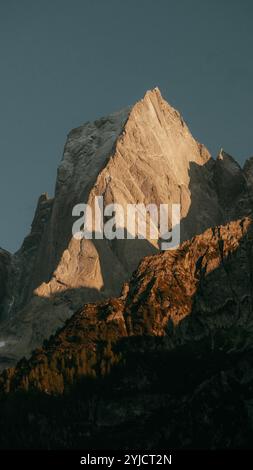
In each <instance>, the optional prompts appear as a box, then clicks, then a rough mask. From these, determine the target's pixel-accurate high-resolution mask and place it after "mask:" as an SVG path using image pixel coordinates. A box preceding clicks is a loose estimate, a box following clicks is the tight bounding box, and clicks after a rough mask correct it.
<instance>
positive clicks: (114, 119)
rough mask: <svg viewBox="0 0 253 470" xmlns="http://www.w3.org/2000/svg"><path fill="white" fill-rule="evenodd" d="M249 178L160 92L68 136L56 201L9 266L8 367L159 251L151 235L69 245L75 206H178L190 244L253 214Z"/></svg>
mask: <svg viewBox="0 0 253 470" xmlns="http://www.w3.org/2000/svg"><path fill="white" fill-rule="evenodd" d="M250 175H251V172H250V169H249V168H248V167H247V171H244V170H243V169H241V168H240V167H239V165H238V164H236V162H235V161H234V160H233V159H232V157H229V156H227V154H225V152H221V154H220V156H219V157H218V159H217V160H216V161H215V160H213V159H212V158H211V156H210V154H209V153H208V151H207V150H206V148H205V147H204V146H203V145H201V144H199V143H198V142H197V141H196V140H195V139H194V138H193V137H192V135H191V133H190V131H189V129H188V127H187V126H186V124H185V122H184V120H183V118H182V117H181V115H180V114H179V113H178V111H176V110H175V109H174V108H172V107H171V106H170V105H169V104H168V103H167V102H166V101H165V100H164V99H163V98H162V96H161V94H160V92H159V90H158V89H157V88H155V89H154V90H152V91H148V92H147V93H146V94H145V96H144V98H143V99H142V100H140V101H139V102H137V103H136V104H135V105H134V106H133V107H131V108H127V109H125V110H123V111H121V112H119V113H115V114H112V115H109V116H107V117H106V118H102V119H99V120H97V121H95V122H94V123H86V124H84V125H83V126H81V127H79V128H78V129H74V130H73V131H72V132H70V134H69V136H68V139H67V142H66V145H65V148H64V155H63V159H62V162H61V163H60V166H59V169H58V175H57V181H56V189H55V196H54V198H53V199H50V198H48V196H47V195H42V196H41V197H40V199H39V202H38V207H37V210H36V214H35V217H34V221H33V224H32V229H31V233H30V234H29V235H28V237H27V238H26V239H25V241H24V243H23V245H22V247H21V249H20V250H19V251H18V252H17V253H16V254H15V255H14V256H13V257H12V259H11V266H10V275H9V277H8V293H9V294H8V297H7V296H5V298H3V302H2V314H1V318H2V323H1V335H2V337H3V338H4V341H5V345H4V347H2V348H1V349H0V359H1V364H2V367H4V365H7V364H13V363H15V361H16V360H17V359H19V358H20V357H22V356H23V355H27V354H29V353H30V352H31V350H32V349H34V348H35V347H37V346H39V345H41V344H42V341H43V339H45V338H47V337H49V336H50V334H52V333H54V332H55V331H56V329H57V328H58V327H59V326H62V325H63V324H64V321H65V320H66V319H67V318H69V317H70V316H71V315H72V314H73V313H74V312H75V311H76V310H77V309H78V308H79V307H80V306H82V305H83V304H84V303H86V302H93V301H96V300H101V299H106V298H108V297H110V296H117V295H118V294H119V293H120V289H121V287H122V285H123V283H124V282H126V281H127V280H128V279H129V277H130V276H131V274H132V272H133V271H134V270H135V269H136V268H137V266H138V263H139V262H140V260H141V259H142V258H143V256H146V255H150V254H153V253H155V252H157V251H158V248H159V243H157V242H155V241H154V240H151V239H150V238H149V237H148V236H147V238H146V239H143V240H138V239H135V240H112V241H108V240H105V239H104V240H94V239H93V240H76V239H74V238H72V231H71V229H72V224H73V222H74V220H75V219H74V218H73V217H72V209H73V206H74V205H75V204H78V203H89V205H90V206H91V207H94V204H95V198H96V196H103V197H104V205H107V204H109V203H112V202H113V203H119V204H121V205H122V206H123V208H126V205H127V204H129V203H133V204H136V203H143V204H145V205H148V204H152V203H154V204H157V205H159V204H169V205H171V204H172V203H179V204H180V205H181V241H184V240H187V239H189V238H191V237H192V236H194V235H196V234H198V233H202V232H203V231H204V230H205V229H206V228H208V227H212V226H215V225H218V224H221V223H225V222H227V221H229V220H234V219H236V218H238V217H243V216H245V215H249V214H250V213H251V211H252V198H251V194H252V178H251V176H250ZM231 194H232V195H233V197H232V196H231ZM170 224H171V219H170V215H169V225H170ZM124 228H126V227H124Z"/></svg>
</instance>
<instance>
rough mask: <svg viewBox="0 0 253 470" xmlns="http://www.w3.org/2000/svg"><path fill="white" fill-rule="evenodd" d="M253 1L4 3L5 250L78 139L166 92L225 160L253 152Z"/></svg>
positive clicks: (1, 233)
mask: <svg viewBox="0 0 253 470" xmlns="http://www.w3.org/2000/svg"><path fill="white" fill-rule="evenodd" d="M252 19H253V2H252V1H251V0H240V1H239V0H238V1H235V0H71V1H70V0H68V1H67V0H36V1H34V0H33V1H32V0H22V1H20V0H1V2H0V58H1V62H0V67H1V75H0V80H1V86H0V98H1V100H0V103H1V106H0V124H1V128H0V158H1V171H0V217H1V230H0V246H2V247H4V248H6V249H10V250H12V251H13V250H16V249H17V248H18V246H19V245H20V243H21V241H22V239H23V237H24V235H25V234H26V233H27V232H28V231H29V226H30V223H31V220H32V216H33V212H34V208H35V204H36V201H37V198H38V196H39V194H40V193H41V192H44V191H48V192H49V193H50V194H52V193H53V188H54V182H55V176H56V167H57V164H58V162H59V160H60V159H61V155H62V150H63V146H64V142H65V138H66V134H67V132H68V131H69V130H70V129H71V128H73V127H76V126H79V125H80V124H81V123H83V122H85V121H87V120H92V119H94V118H96V117H99V116H101V115H105V114H108V113H110V112H112V111H116V110H117V109H120V108H122V107H124V106H126V105H129V104H132V103H134V102H135V101H136V100H138V99H140V98H141V97H142V95H143V94H144V92H145V91H146V90H147V89H150V88H153V87H154V86H159V88H160V90H161V92H162V94H163V96H164V97H165V98H166V99H167V100H168V101H169V102H170V103H171V104H172V105H174V106H175V107H176V108H177V109H179V110H180V112H181V113H182V114H183V116H184V118H185V120H186V122H187V123H188V125H189V126H190V128H191V131H192V132H193V134H194V136H196V137H197V138H198V139H199V140H200V141H201V142H203V143H204V144H205V145H206V146H207V147H208V148H209V150H211V152H212V154H213V155H215V154H216V153H217V151H218V149H219V147H221V146H222V147H223V148H224V149H225V150H226V151H227V152H229V153H231V154H232V155H234V156H235V157H236V158H237V159H238V160H239V161H240V162H243V161H244V160H245V159H246V158H247V157H249V156H251V155H253V139H252V109H253V95H252V84H253V62H252V50H253V27H252Z"/></svg>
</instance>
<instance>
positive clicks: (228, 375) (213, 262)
mask: <svg viewBox="0 0 253 470" xmlns="http://www.w3.org/2000/svg"><path fill="white" fill-rule="evenodd" d="M252 227H253V225H252V222H251V220H250V219H249V218H246V219H242V220H238V221H235V222H231V223H229V224H227V225H225V226H218V227H216V228H214V229H208V230H207V231H205V232H204V233H203V234H202V235H199V236H196V237H194V238H193V239H192V240H190V241H186V242H185V243H183V244H182V246H181V247H180V248H179V249H177V250H175V251H174V252H165V253H161V254H157V255H155V256H151V257H147V258H144V259H143V261H142V262H141V264H140V266H139V268H138V269H137V271H136V272H135V273H134V274H133V276H132V278H131V280H130V282H129V284H126V285H125V286H124V289H123V291H122V295H121V296H120V297H119V298H112V299H109V300H107V301H105V302H102V303H99V304H88V305H85V306H84V307H83V308H81V309H80V310H79V311H78V312H76V313H75V314H74V315H73V317H72V318H71V319H70V320H68V322H67V323H66V326H65V327H64V328H63V329H62V330H61V331H59V333H58V334H56V335H55V336H53V337H52V338H51V339H50V340H49V341H47V342H46V343H45V344H44V347H43V348H40V349H38V350H36V351H35V352H34V353H33V354H32V356H31V358H30V359H29V360H25V359H23V360H22V361H20V362H19V364H17V366H16V367H15V368H13V369H9V370H6V371H4V372H3V373H2V375H1V378H0V390H1V394H2V401H0V408H1V407H2V408H3V409H7V412H5V413H1V414H0V416H1V418H0V425H1V426H2V427H4V429H5V428H6V423H7V422H8V410H9V409H10V410H11V416H14V419H13V423H14V424H13V429H12V428H11V427H8V432H9V435H8V438H7V441H6V440H5V439H6V437H5V436H4V435H3V436H2V437H1V438H0V446H2V447H4V446H5V445H6V442H7V446H8V442H10V441H11V442H12V443H13V442H14V444H12V445H13V446H14V447H15V445H17V446H21V447H22V446H29V447H36V446H37V447H38V446H39V447H43V446H44V447H46V448H55V447H63V448H64V447H68V448H70V447H71V448H72V447H74V448H83V449H84V448H89V449H91V448H106V447H107V448H108V447H109V446H113V448H121V449H122V448H128V447H131V446H133V448H135V449H140V448H150V449H153V448H158V447H159V448H162V447H163V448H165V447H169V446H172V447H173V448H176V447H179V448H196V447H197V448H199V447H207V448H224V447H225V448H233V447H250V446H251V445H252V437H253V420H252V403H253V374H252V370H253V354H252V344H253V310H252V307H253V292H252V276H253V257H252V254H253V253H252V250H253V228H252ZM81 379H82V381H81ZM18 390H19V391H21V390H23V391H27V392H28V394H27V395H24V396H23V395H20V396H19V395H17V397H16V395H14V396H13V395H11V397H10V398H8V399H7V402H6V401H5V400H6V399H4V396H5V395H6V394H7V396H8V397H9V393H10V392H17V391H18ZM35 391H37V392H39V393H41V395H35V398H33V397H34V395H33V394H34V392H35ZM32 392H33V394H32ZM63 392H65V393H67V395H66V398H64V397H62V398H61V395H62V394H63ZM51 395H52V396H51ZM54 395H56V396H58V398H55V397H54V398H53V396H54ZM15 397H16V398H15ZM8 400H10V402H9V401H8ZM64 400H65V401H64ZM8 404H9V405H8ZM6 407H7V408H6ZM19 408H21V409H22V410H24V412H23V415H24V416H23V415H22V417H21V418H20V419H22V427H23V429H24V434H23V432H22V433H21V434H22V436H21V434H20V433H19V434H18V435H17V433H16V430H15V425H17V424H18V419H19V418H17V417H16V416H19V413H15V410H16V409H19ZM62 410H64V418H63V417H62V412H63V411H62ZM27 415H29V416H30V418H29V420H28V418H27ZM5 419H6V422H5ZM23 420H24V421H23ZM24 422H25V423H26V424H25V425H24ZM63 422H64V426H62V423H63ZM32 430H33V432H32Z"/></svg>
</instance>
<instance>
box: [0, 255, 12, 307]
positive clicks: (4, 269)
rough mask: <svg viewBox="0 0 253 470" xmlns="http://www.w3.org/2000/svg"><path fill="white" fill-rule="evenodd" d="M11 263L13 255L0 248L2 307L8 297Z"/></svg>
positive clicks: (0, 293) (0, 296)
mask: <svg viewBox="0 0 253 470" xmlns="http://www.w3.org/2000/svg"><path fill="white" fill-rule="evenodd" d="M10 263H11V254H10V253H8V252H7V251H5V250H2V249H1V248H0V306H1V303H2V302H3V301H4V299H5V298H7V295H8V292H7V285H8V276H9V268H10Z"/></svg>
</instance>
